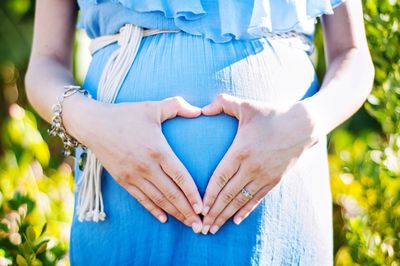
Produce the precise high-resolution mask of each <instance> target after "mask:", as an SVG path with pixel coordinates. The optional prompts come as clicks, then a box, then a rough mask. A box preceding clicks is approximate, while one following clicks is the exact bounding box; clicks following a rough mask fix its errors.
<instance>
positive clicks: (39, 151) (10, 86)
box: [0, 0, 400, 266]
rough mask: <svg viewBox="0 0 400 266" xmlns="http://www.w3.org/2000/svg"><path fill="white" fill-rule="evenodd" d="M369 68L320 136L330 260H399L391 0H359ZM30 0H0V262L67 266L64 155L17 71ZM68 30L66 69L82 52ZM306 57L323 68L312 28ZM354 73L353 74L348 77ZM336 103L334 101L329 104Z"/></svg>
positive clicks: (396, 77) (79, 70)
mask: <svg viewBox="0 0 400 266" xmlns="http://www.w3.org/2000/svg"><path fill="white" fill-rule="evenodd" d="M363 4H364V12H365V25H366V30H367V35H368V36H367V37H368V41H369V45H370V49H371V52H372V57H373V61H374V63H375V67H376V78H375V84H374V90H373V92H372V94H371V95H370V96H369V98H368V101H367V102H366V103H365V104H364V106H363V108H362V109H361V110H360V111H359V112H357V114H356V115H354V116H353V117H352V118H351V119H350V120H348V121H347V122H346V123H345V124H343V125H341V126H340V127H338V128H337V129H335V130H334V131H333V132H332V133H331V134H330V135H329V144H328V145H329V163H330V171H331V188H332V192H333V202H332V204H333V207H334V220H333V223H334V233H335V235H334V241H335V251H334V252H335V265H391V266H396V265H400V151H399V147H400V123H399V118H400V30H399V22H400V1H397V0H363ZM33 17H34V1H33V0H1V1H0V266H1V265H69V261H68V256H67V252H68V237H69V230H70V228H69V224H70V221H71V219H72V211H73V192H72V189H73V179H72V174H73V172H72V165H73V158H72V157H63V156H62V155H61V148H62V145H61V142H60V141H59V139H58V138H52V137H49V135H48V134H47V132H46V130H47V128H48V124H47V123H45V122H44V121H43V120H41V119H40V118H39V117H38V116H37V115H36V114H35V113H34V112H33V110H32V108H31V106H30V105H29V103H28V102H27V99H26V96H25V93H24V84H23V77H24V75H25V71H26V68H27V63H28V59H29V53H30V46H31V39H32V27H33ZM87 45H88V39H87V37H86V35H85V33H84V32H82V31H80V30H78V31H77V33H76V44H75V47H74V56H75V64H74V75H75V77H76V79H77V80H78V82H82V80H83V78H84V75H85V71H86V68H87V65H88V63H89V60H90V55H89V54H88V50H87ZM316 46H317V49H316V51H315V53H314V54H313V61H314V63H315V66H316V68H317V71H318V74H319V77H320V80H322V77H323V73H324V71H325V65H324V52H323V47H322V33H321V29H320V27H319V28H318V29H317V34H316ZM356 78H360V79H361V78H363V77H362V76H361V77H356ZM338 108H340V106H338Z"/></svg>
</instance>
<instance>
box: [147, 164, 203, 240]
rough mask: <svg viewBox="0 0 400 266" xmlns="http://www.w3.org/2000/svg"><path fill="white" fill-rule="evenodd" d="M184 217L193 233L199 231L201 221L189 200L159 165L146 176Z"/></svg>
mask: <svg viewBox="0 0 400 266" xmlns="http://www.w3.org/2000/svg"><path fill="white" fill-rule="evenodd" d="M147 178H148V179H149V181H150V182H152V183H153V184H154V185H155V186H156V187H157V188H158V189H159V190H160V191H161V192H162V193H163V194H164V196H165V197H166V198H167V200H168V201H169V202H171V203H172V205H174V206H175V207H176V208H177V209H178V210H179V211H180V212H181V213H182V214H183V215H184V216H185V217H186V220H187V222H188V223H189V224H190V225H191V226H192V228H193V231H194V232H195V233H199V232H200V231H201V227H202V223H201V219H200V217H199V216H198V215H197V214H196V213H195V212H194V210H193V209H192V207H191V206H190V203H189V201H188V200H187V198H186V197H185V195H184V194H183V192H182V191H181V190H180V189H179V187H178V186H177V185H176V184H175V183H174V181H173V180H172V179H171V178H170V177H169V176H167V175H166V174H165V173H164V171H163V170H162V168H161V167H158V168H156V169H154V170H153V172H152V174H151V175H150V176H148V177H147Z"/></svg>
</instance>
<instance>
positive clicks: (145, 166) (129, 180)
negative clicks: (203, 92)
mask: <svg viewBox="0 0 400 266" xmlns="http://www.w3.org/2000/svg"><path fill="white" fill-rule="evenodd" d="M94 110H96V112H95V114H96V115H95V121H92V123H85V124H88V125H90V126H87V127H85V130H81V131H80V133H81V134H82V136H80V139H81V141H82V142H83V143H85V144H86V146H88V147H89V148H90V149H91V150H92V151H93V152H94V153H95V154H96V156H97V158H98V159H99V161H100V162H101V163H102V165H103V166H104V167H105V168H106V169H107V171H108V172H109V173H110V174H111V176H112V177H113V178H114V179H115V180H116V181H117V182H118V183H119V184H120V185H121V186H122V187H123V188H125V190H126V191H128V192H129V193H130V194H131V195H132V196H133V197H135V198H136V199H137V200H138V201H139V202H140V203H141V204H142V205H143V206H144V207H145V208H146V209H147V210H148V211H149V212H150V213H151V214H152V215H154V216H155V217H156V218H157V219H158V220H159V221H160V222H162V223H164V222H166V221H167V215H166V213H169V214H170V215H172V216H174V217H175V218H176V219H178V220H179V221H181V222H182V223H184V224H185V225H187V226H190V227H192V229H193V231H194V232H196V233H200V232H202V233H203V234H207V233H208V232H211V233H213V234H215V233H216V232H217V231H218V229H219V228H221V226H222V225H223V224H224V223H225V222H226V221H227V220H228V219H230V218H231V217H232V216H233V221H234V222H235V223H236V224H240V222H241V221H242V220H243V219H245V218H246V217H247V216H248V215H249V214H250V213H251V212H252V210H254V208H255V207H256V206H257V205H258V204H259V202H260V201H261V200H262V199H263V198H264V196H265V195H266V194H267V193H268V192H269V191H270V190H271V189H272V188H273V187H274V186H276V185H277V184H278V183H279V181H280V180H281V177H282V176H283V175H284V174H285V172H286V171H287V170H288V169H289V168H290V167H291V166H292V165H293V164H294V163H295V162H296V160H297V159H298V158H299V157H300V155H301V154H302V152H303V151H304V150H305V149H307V148H308V147H309V146H311V145H312V144H313V142H315V141H316V138H315V137H314V136H313V134H314V128H313V125H312V123H311V121H310V120H309V119H308V116H307V112H306V111H305V108H304V107H303V106H302V104H301V102H298V103H295V104H293V105H292V106H288V107H285V108H282V107H280V108H275V107H272V106H269V105H268V104H266V103H264V102H257V101H252V100H243V99H240V98H237V97H234V96H230V95H227V94H220V95H218V96H217V97H216V99H215V100H214V101H213V102H212V103H210V104H209V105H207V106H204V107H203V108H201V109H200V108H198V107H195V106H192V105H190V104H189V103H188V102H186V101H185V100H184V99H182V98H181V97H171V98H167V99H164V100H162V101H148V102H133V103H131V102H129V103H118V104H104V103H100V102H98V103H96V106H95V109H94ZM99 112H100V114H99ZM222 112H223V113H226V114H228V115H231V116H234V117H236V118H237V119H238V121H239V126H238V131H237V134H236V136H235V139H234V141H233V143H232V145H231V146H230V148H229V150H228V151H227V152H226V154H225V155H224V157H223V159H222V160H221V162H220V163H219V165H218V166H217V168H216V169H215V171H214V173H213V174H212V176H211V178H210V181H209V184H208V185H207V188H206V191H205V195H204V198H203V199H201V197H200V194H199V192H198V189H197V187H196V184H195V182H194V180H193V178H192V177H191V176H190V174H189V173H188V171H187V170H186V168H185V167H184V165H183V164H182V162H180V160H179V159H178V158H177V156H176V155H175V154H174V152H173V151H172V148H171V147H170V146H169V145H168V143H167V141H166V139H165V136H164V135H163V133H162V131H161V124H162V122H163V121H165V120H168V119H171V118H174V117H176V116H182V117H187V118H195V117H198V116H200V115H202V114H203V115H207V116H212V115H217V114H219V113H222ZM132 114H135V115H132ZM98 117H101V119H98ZM243 189H244V190H243ZM243 191H244V192H245V193H243ZM200 213H201V214H203V215H204V218H203V220H201V218H200V215H199V214H200Z"/></svg>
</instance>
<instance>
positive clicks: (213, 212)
mask: <svg viewBox="0 0 400 266" xmlns="http://www.w3.org/2000/svg"><path fill="white" fill-rule="evenodd" d="M243 169H244V167H242V166H241V167H240V169H239V170H238V171H237V172H236V173H235V174H234V176H233V177H232V178H231V179H230V180H229V182H227V183H226V185H225V186H224V187H223V188H222V190H221V192H219V194H217V198H216V199H215V201H214V203H213V204H212V205H210V206H211V207H210V211H209V212H208V213H207V215H206V216H205V217H204V219H203V229H205V228H206V227H207V228H209V227H210V226H211V225H212V224H213V223H214V221H215V219H216V218H217V217H218V216H219V215H220V214H221V213H222V211H223V210H224V209H225V207H227V206H228V205H229V204H230V203H231V201H232V200H233V199H234V198H235V197H236V195H238V193H239V192H240V190H241V189H242V188H243V187H244V186H245V185H246V184H248V183H249V182H250V181H251V179H250V177H249V176H246V175H245V171H244V170H243Z"/></svg>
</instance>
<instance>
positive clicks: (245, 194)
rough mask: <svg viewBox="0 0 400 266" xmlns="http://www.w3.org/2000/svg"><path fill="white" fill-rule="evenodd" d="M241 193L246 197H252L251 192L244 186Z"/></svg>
mask: <svg viewBox="0 0 400 266" xmlns="http://www.w3.org/2000/svg"><path fill="white" fill-rule="evenodd" d="M242 195H243V196H245V197H246V198H248V199H252V198H253V197H254V196H253V194H251V193H250V191H248V190H247V189H245V188H242Z"/></svg>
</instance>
